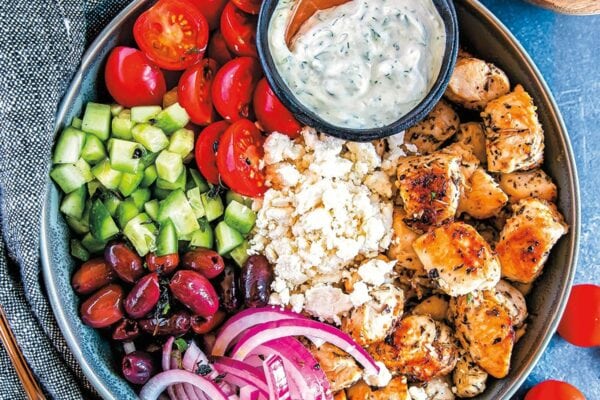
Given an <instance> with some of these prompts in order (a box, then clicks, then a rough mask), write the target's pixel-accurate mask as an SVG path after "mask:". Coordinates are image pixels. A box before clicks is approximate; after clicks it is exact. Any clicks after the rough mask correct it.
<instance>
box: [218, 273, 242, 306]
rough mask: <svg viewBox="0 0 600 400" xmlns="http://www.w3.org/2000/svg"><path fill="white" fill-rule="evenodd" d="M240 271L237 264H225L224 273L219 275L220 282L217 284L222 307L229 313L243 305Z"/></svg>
mask: <svg viewBox="0 0 600 400" xmlns="http://www.w3.org/2000/svg"><path fill="white" fill-rule="evenodd" d="M239 271H240V269H239V268H238V267H237V266H234V265H231V264H225V269H224V270H223V273H221V275H219V277H218V284H216V285H215V287H216V289H217V293H219V302H220V305H221V308H222V309H224V310H225V311H227V312H228V313H234V312H236V311H237V310H238V309H239V308H240V307H241V306H242V292H241V290H240V286H239V284H240V283H239V275H240V273H239Z"/></svg>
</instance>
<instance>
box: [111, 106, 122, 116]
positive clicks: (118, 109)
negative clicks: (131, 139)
mask: <svg viewBox="0 0 600 400" xmlns="http://www.w3.org/2000/svg"><path fill="white" fill-rule="evenodd" d="M123 109H124V107H123V106H122V105H120V104H117V103H113V104H111V105H110V115H112V116H113V117H116V116H117V115H119V114H120V113H121V111H123Z"/></svg>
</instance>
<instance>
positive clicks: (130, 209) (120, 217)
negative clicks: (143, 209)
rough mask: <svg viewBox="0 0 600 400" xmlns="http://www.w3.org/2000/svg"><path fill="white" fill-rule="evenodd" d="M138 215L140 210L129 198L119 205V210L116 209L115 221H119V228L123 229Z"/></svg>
mask: <svg viewBox="0 0 600 400" xmlns="http://www.w3.org/2000/svg"><path fill="white" fill-rule="evenodd" d="M139 213H140V210H139V209H138V208H137V206H136V205H135V203H134V202H133V200H132V199H131V198H129V199H125V201H122V202H121V204H119V208H118V209H117V221H119V226H120V227H121V228H123V229H124V228H125V226H126V225H127V223H128V222H129V221H131V220H132V219H133V218H135V217H136V216H137V215H138V214H139Z"/></svg>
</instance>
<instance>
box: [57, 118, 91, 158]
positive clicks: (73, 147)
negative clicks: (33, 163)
mask: <svg viewBox="0 0 600 400" xmlns="http://www.w3.org/2000/svg"><path fill="white" fill-rule="evenodd" d="M84 144H85V133H83V132H82V131H80V130H79V129H75V128H73V127H70V126H69V127H67V128H65V129H64V130H63V131H62V133H61V134H60V136H59V137H58V140H57V141H56V147H55V148H54V157H52V162H53V163H54V164H73V163H75V162H77V160H79V157H81V150H82V149H83V145H84Z"/></svg>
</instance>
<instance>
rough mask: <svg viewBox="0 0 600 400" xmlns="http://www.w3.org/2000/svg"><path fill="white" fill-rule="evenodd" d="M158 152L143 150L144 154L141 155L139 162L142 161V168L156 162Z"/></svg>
mask: <svg viewBox="0 0 600 400" xmlns="http://www.w3.org/2000/svg"><path fill="white" fill-rule="evenodd" d="M159 154H160V153H153V152H151V151H145V152H144V155H143V156H142V158H141V160H140V162H141V163H142V165H143V166H144V168H147V167H149V166H151V165H154V163H155V162H156V159H157V158H158V155H159Z"/></svg>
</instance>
